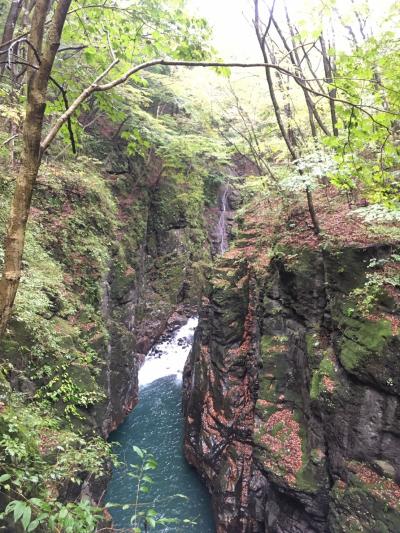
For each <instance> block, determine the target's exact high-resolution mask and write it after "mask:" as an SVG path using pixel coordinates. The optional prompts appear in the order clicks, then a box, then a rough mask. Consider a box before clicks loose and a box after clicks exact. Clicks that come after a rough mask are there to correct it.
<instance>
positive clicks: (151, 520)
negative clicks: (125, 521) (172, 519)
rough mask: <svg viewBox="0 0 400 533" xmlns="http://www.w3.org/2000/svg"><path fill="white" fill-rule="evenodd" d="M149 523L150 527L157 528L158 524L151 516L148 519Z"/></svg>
mask: <svg viewBox="0 0 400 533" xmlns="http://www.w3.org/2000/svg"><path fill="white" fill-rule="evenodd" d="M147 523H148V525H149V526H150V527H156V524H157V522H156V521H155V520H154V518H152V517H151V516H149V517H147Z"/></svg>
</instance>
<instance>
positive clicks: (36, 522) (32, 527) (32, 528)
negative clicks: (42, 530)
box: [27, 519, 40, 531]
mask: <svg viewBox="0 0 400 533" xmlns="http://www.w3.org/2000/svg"><path fill="white" fill-rule="evenodd" d="M39 524H40V521H39V520H37V519H36V520H33V521H32V522H31V523H30V524H29V527H28V529H27V531H35V529H36V528H37V527H38V525H39Z"/></svg>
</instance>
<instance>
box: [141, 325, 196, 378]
mask: <svg viewBox="0 0 400 533" xmlns="http://www.w3.org/2000/svg"><path fill="white" fill-rule="evenodd" d="M198 321H199V320H198V318H197V317H192V318H189V320H188V322H187V323H186V324H185V325H184V326H181V327H180V328H179V329H177V330H176V331H175V332H174V333H173V335H172V337H171V338H170V339H167V340H166V341H163V342H161V343H159V344H156V345H155V346H154V348H152V349H151V350H150V352H149V353H148V354H147V356H146V359H145V362H144V364H143V366H142V367H141V369H140V370H139V387H145V386H146V385H150V383H152V382H153V381H156V380H157V379H160V378H163V377H167V376H173V375H175V376H176V379H177V380H179V381H181V380H182V372H183V367H184V366H185V362H186V359H187V356H188V355H189V352H190V349H191V347H192V342H193V335H194V331H195V329H196V327H197V324H198Z"/></svg>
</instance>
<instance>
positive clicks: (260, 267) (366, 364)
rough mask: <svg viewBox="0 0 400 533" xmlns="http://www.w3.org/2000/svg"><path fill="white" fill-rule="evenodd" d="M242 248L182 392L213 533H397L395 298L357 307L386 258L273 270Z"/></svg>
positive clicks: (294, 259) (217, 286) (317, 258)
mask: <svg viewBox="0 0 400 533" xmlns="http://www.w3.org/2000/svg"><path fill="white" fill-rule="evenodd" d="M251 232H252V230H249V233H248V234H247V235H242V237H245V238H246V237H247V238H250V233H251ZM240 246H243V243H242V244H240V241H239V244H238V248H237V249H236V250H233V251H231V252H228V254H227V255H226V256H225V257H224V258H222V260H221V261H220V262H219V264H218V265H217V268H215V269H214V272H213V277H212V280H211V282H210V285H209V289H208V293H207V297H206V298H205V299H204V303H203V308H202V311H201V320H200V326H199V329H198V331H197V333H196V337H195V343H194V348H193V350H192V353H191V356H190V358H189V361H188V363H187V366H186V369H185V381H184V407H185V414H186V438H185V454H186V457H187V459H188V461H189V462H190V463H191V464H193V465H194V466H195V467H196V468H197V469H198V470H199V472H200V473H201V475H202V476H203V478H204V479H205V481H206V483H207V485H208V486H209V488H210V490H211V492H212V494H213V501H214V509H215V515H216V522H217V530H218V532H219V533H222V532H232V533H240V532H253V533H256V532H257V533H258V532H264V531H265V532H280V533H281V532H287V533H292V532H293V533H294V532H296V533H300V532H304V533H306V532H307V533H309V532H343V533H344V532H349V531H369V532H378V531H379V532H381V531H382V532H388V533H389V532H392V533H394V532H396V531H400V507H399V503H398V502H399V496H400V487H399V485H398V482H399V481H400V455H399V450H400V399H399V396H400V378H399V376H400V372H399V370H400V363H399V361H400V359H399V353H400V339H399V336H398V315H399V299H398V295H395V294H394V293H393V291H390V290H389V291H386V289H385V287H383V288H382V290H381V291H380V292H379V295H377V296H376V298H375V300H374V302H373V309H370V310H369V311H368V313H367V315H368V316H367V317H366V316H365V315H366V313H365V312H364V313H362V312H361V311H360V309H359V308H358V307H357V305H358V304H356V303H355V299H354V298H355V296H354V295H357V289H361V290H364V289H363V288H364V283H365V280H366V274H367V273H368V272H369V270H368V268H367V267H368V265H369V263H370V260H371V259H374V260H382V259H383V260H384V261H385V260H386V258H388V257H389V256H390V253H391V251H392V250H391V248H390V247H389V246H377V245H374V246H370V247H361V246H360V247H358V246H356V245H354V246H351V247H347V248H342V249H336V250H334V251H323V252H322V251H318V250H310V249H309V250H307V249H304V248H303V249H300V248H299V249H297V250H296V249H292V250H285V253H284V254H283V253H280V254H276V255H275V257H274V258H273V259H272V260H271V262H269V259H267V258H266V256H265V257H264V258H263V260H262V261H260V255H258V256H257V258H256V255H253V256H252V257H251V259H250V258H249V257H248V255H249V254H247V253H246V251H245V249H244V248H242V249H240ZM246 257H247V259H246ZM255 261H257V262H256V263H255ZM354 291H355V292H354ZM365 291H367V289H365ZM358 298H360V296H359V294H358ZM363 299H364V297H363V296H362V300H363ZM365 299H367V292H366V293H365ZM358 301H359V300H358ZM396 302H397V303H396ZM361 303H363V302H361ZM364 303H365V302H364Z"/></svg>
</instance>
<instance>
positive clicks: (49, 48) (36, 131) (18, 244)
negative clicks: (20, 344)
mask: <svg viewBox="0 0 400 533" xmlns="http://www.w3.org/2000/svg"><path fill="white" fill-rule="evenodd" d="M70 3H71V0H59V1H58V4H57V7H56V9H55V12H54V15H53V20H52V23H51V25H50V27H49V30H48V38H47V41H46V42H45V43H43V41H44V27H45V21H46V16H47V12H48V9H49V6H50V0H38V2H37V4H36V6H35V10H34V12H33V17H32V27H31V32H30V37H29V39H30V42H31V44H32V47H33V48H34V49H35V51H36V53H34V52H33V50H31V49H29V51H28V63H29V64H31V65H32V64H35V63H37V61H38V58H37V56H38V57H40V65H39V68H38V69H34V68H31V67H29V68H28V81H27V103H26V113H25V120H24V125H23V160H22V166H21V170H20V172H19V174H18V176H17V181H16V184H15V191H14V197H13V200H12V204H11V212H10V217H9V223H8V227H7V233H6V238H5V242H4V267H3V273H2V277H1V279H0V338H1V337H2V336H3V335H4V333H5V331H6V328H7V324H8V322H9V319H10V316H11V312H12V308H13V305H14V301H15V296H16V294H17V290H18V286H19V282H20V279H21V269H22V255H23V251H24V245H25V234H26V226H27V222H28V216H29V210H30V206H31V201H32V193H33V188H34V186H35V183H36V179H37V175H38V171H39V167H40V160H41V155H42V154H41V144H40V143H41V139H42V129H43V119H44V113H45V108H46V96H47V87H48V84H49V79H50V74H51V70H52V68H53V63H54V59H55V56H56V53H57V51H58V47H59V45H60V38H61V34H62V30H63V27H64V23H65V18H66V16H67V12H68V9H69V6H70ZM43 44H44V46H43ZM42 48H43V49H44V50H43V53H42Z"/></svg>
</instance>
